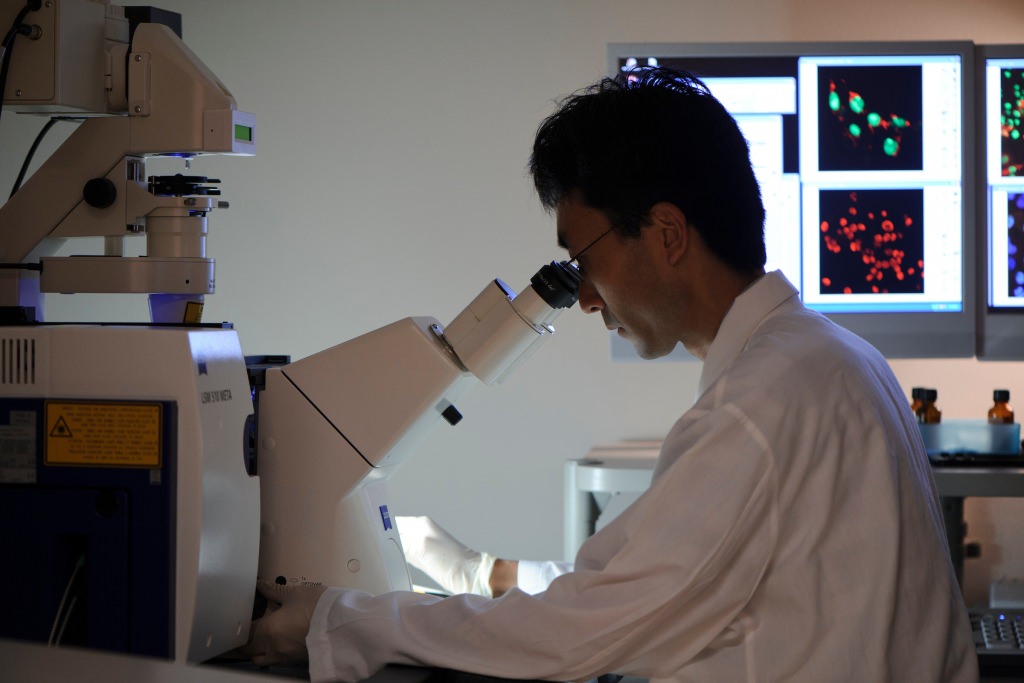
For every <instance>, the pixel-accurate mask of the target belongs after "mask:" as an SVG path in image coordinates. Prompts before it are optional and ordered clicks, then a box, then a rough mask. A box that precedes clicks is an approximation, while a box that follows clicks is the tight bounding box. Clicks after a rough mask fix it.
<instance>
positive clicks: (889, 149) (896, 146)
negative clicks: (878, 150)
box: [882, 138, 900, 157]
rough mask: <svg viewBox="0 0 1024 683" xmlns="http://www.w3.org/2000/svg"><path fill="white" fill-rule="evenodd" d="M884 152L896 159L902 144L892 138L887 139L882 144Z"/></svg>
mask: <svg viewBox="0 0 1024 683" xmlns="http://www.w3.org/2000/svg"><path fill="white" fill-rule="evenodd" d="M882 150H883V151H884V152H885V153H886V154H888V155H889V156H891V157H894V156H896V154H897V153H898V152H899V151H900V143H898V142H896V141H895V140H893V139H892V138H886V139H885V142H883V143H882Z"/></svg>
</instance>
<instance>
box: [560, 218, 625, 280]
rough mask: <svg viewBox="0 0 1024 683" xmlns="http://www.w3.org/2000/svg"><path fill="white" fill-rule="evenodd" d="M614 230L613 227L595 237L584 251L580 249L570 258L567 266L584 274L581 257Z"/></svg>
mask: <svg viewBox="0 0 1024 683" xmlns="http://www.w3.org/2000/svg"><path fill="white" fill-rule="evenodd" d="M614 229H615V228H613V227H612V228H608V229H607V230H605V231H604V232H602V233H601V234H600V235H598V236H597V237H595V238H594V239H593V240H592V241H591V242H590V244H588V245H587V246H585V247H583V248H582V249H580V250H579V251H577V252H576V255H575V256H570V257H569V260H568V261H565V265H567V266H572V267H573V268H575V269H576V270H578V271H579V272H580V273H582V272H583V268H582V267H580V262H579V258H580V256H583V255H584V254H586V253H587V250H588V249H590V248H591V247H592V246H594V245H595V244H597V243H598V242H600V241H601V240H602V239H603V238H604V236H605V235H607V234H608V233H610V232H611V231H612V230H614Z"/></svg>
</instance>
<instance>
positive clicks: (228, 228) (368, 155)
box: [0, 0, 1024, 574]
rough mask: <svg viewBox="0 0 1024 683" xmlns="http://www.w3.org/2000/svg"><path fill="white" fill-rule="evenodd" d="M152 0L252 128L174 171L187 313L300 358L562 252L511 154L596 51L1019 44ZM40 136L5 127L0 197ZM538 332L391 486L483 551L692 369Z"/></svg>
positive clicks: (928, 16)
mask: <svg viewBox="0 0 1024 683" xmlns="http://www.w3.org/2000/svg"><path fill="white" fill-rule="evenodd" d="M156 4H157V5H158V6H160V7H164V8H166V9H170V10H175V11H179V12H181V13H182V14H183V15H184V33H185V40H186V42H187V43H188V44H189V46H190V47H191V48H192V49H193V50H194V51H195V52H196V53H197V54H198V55H200V56H201V57H202V58H203V59H204V61H205V62H206V63H207V65H208V66H210V67H211V68H212V69H213V71H214V72H215V73H216V74H218V76H219V77H220V78H221V79H222V80H223V81H224V82H225V83H226V84H227V85H228V87H229V88H230V89H231V90H232V92H233V93H234V95H235V97H236V99H237V101H238V104H239V107H240V108H241V109H244V110H247V111H251V112H254V113H255V114H256V115H257V120H258V124H257V136H258V138H257V139H258V143H257V144H258V154H257V156H256V157H254V158H249V159H245V158H209V159H201V160H199V161H197V162H195V163H194V164H193V169H192V170H193V172H195V173H201V174H205V175H209V176H211V177H220V178H222V179H223V181H224V182H223V189H224V193H225V198H226V199H228V200H230V202H231V203H232V207H231V208H230V209H229V210H227V211H222V212H215V213H214V215H213V216H212V218H211V236H210V240H209V249H210V253H211V255H212V256H214V257H215V258H216V259H217V294H216V295H215V296H213V297H210V298H209V299H208V302H207V307H206V319H207V320H208V321H209V320H228V321H232V322H233V323H234V324H235V326H236V327H237V329H238V330H239V332H240V334H241V337H242V340H243V346H244V349H245V350H246V352H247V353H290V354H291V355H292V356H293V357H296V358H298V357H302V356H305V355H308V354H310V353H312V352H315V351H317V350H320V349H322V348H325V347H327V346H331V345H333V344H335V343H338V342H340V341H343V340H345V339H348V338H350V337H353V336H355V335H358V334H360V333H363V332H366V331H368V330H371V329H374V328H376V327H379V326H381V325H383V324H386V323H388V322H391V321H393V320H395V319H397V318H402V317H405V316H407V315H431V316H434V317H436V318H438V319H439V320H440V321H441V322H442V323H447V322H448V321H449V320H450V319H451V317H452V316H454V315H455V314H456V313H457V312H458V311H459V310H461V308H462V307H463V306H464V305H465V304H466V303H468V301H469V300H470V298H471V297H472V296H474V295H475V294H476V293H477V292H478V291H479V289H480V288H482V287H483V286H484V284H485V283H486V282H487V281H488V280H490V279H491V278H493V277H496V276H497V277H502V278H503V279H505V280H506V281H507V282H508V283H509V284H510V285H511V286H512V287H513V288H515V289H521V288H522V287H523V286H524V285H525V284H526V283H527V281H528V278H529V277H530V275H532V273H533V272H535V271H536V269H537V268H538V267H539V266H540V265H541V264H542V263H544V262H545V261H547V260H550V259H552V258H556V257H559V256H560V253H559V251H558V250H557V249H556V247H555V236H554V228H553V224H552V221H551V220H550V218H549V217H548V216H546V215H545V214H544V213H543V212H542V211H541V209H540V208H539V205H538V203H537V201H536V199H535V198H534V196H533V193H532V188H531V185H530V182H529V179H528V178H527V175H526V172H525V163H526V160H527V156H528V153H529V148H530V144H531V141H532V136H533V133H534V130H535V128H536V126H537V124H538V123H539V121H540V120H541V118H543V117H544V116H545V115H546V114H547V113H549V112H550V111H551V110H552V108H553V101H554V100H555V99H556V98H558V97H559V96H561V95H564V94H567V93H568V92H570V91H572V90H574V89H576V88H579V87H581V86H583V85H586V84H588V83H589V82H591V81H593V80H595V79H596V78H598V77H600V76H602V75H603V74H604V71H605V59H606V57H605V46H606V44H607V43H609V42H669V41H685V40H692V41H741V40H744V41H772V40H881V39H892V40H896V39H969V40H974V41H976V42H989V43H998V42H1024V4H1022V3H1021V2H1020V0H974V1H973V2H970V3H963V2H954V1H953V0H927V1H926V0H906V1H905V2H902V3H892V2H882V1H881V0H863V1H862V2H860V3H857V4H856V5H853V4H850V3H845V2H844V3H840V2H828V1H823V0H789V1H788V2H787V1H785V0H773V1H771V2H766V1H763V0H721V1H719V2H713V3H712V2H705V0H686V1H680V0H676V1H670V0H633V1H631V2H622V1H621V0H617V1H612V0H562V1H555V0H431V1H412V0H407V1H403V2H398V1H394V2H391V1H385V0H358V1H355V0H352V1H349V0H337V1H329V0H300V1H297V2H279V1H271V0H216V1H215V2H210V1H208V0H163V1H162V2H159V3H156ZM39 125H41V121H37V120H35V119H33V118H31V117H16V116H12V115H10V114H5V115H4V117H3V120H2V121H0V150H3V151H2V159H3V163H2V164H0V188H7V187H10V184H11V182H12V180H13V177H14V175H15V173H16V170H17V169H16V167H17V165H18V164H19V163H20V159H21V158H22V156H23V154H24V151H25V150H26V149H27V147H28V144H29V142H30V140H31V138H32V136H33V135H34V134H35V130H36V129H37V128H38V126H39ZM55 140H56V138H55ZM48 144H49V145H50V147H48V148H52V144H53V141H51V142H50V143H48ZM45 149H47V148H44V153H45ZM150 170H151V171H154V170H160V171H161V172H177V171H178V170H181V169H180V167H179V166H178V165H177V162H175V163H174V164H172V165H171V167H170V169H169V170H163V167H159V166H157V165H155V164H153V165H151V168H150ZM71 251H74V250H71ZM55 299H56V300H54V298H51V300H50V301H49V302H48V307H49V310H48V313H49V316H50V318H51V319H79V320H90V319H126V318H131V319H137V320H141V319H144V316H145V312H144V306H143V304H142V302H141V301H138V300H135V299H130V300H125V298H123V297H119V298H115V299H112V300H111V299H110V298H109V297H108V298H107V299H105V300H102V299H97V298H89V297H85V296H83V295H76V296H74V297H56V298H55ZM556 327H557V328H558V334H557V335H556V337H555V338H554V339H553V340H552V341H551V342H550V343H549V344H548V345H547V346H546V347H545V348H542V349H541V350H540V352H539V353H538V354H537V356H535V357H534V358H533V359H532V360H531V362H529V363H528V364H527V365H526V366H524V367H523V368H522V370H521V371H520V372H519V373H518V374H517V375H515V376H514V377H512V378H511V379H510V380H509V381H508V382H507V383H506V385H504V386H502V387H497V388H479V389H477V390H476V391H475V393H473V394H471V395H470V396H469V397H467V399H465V400H464V402H463V404H462V405H460V406H459V407H460V408H461V410H462V412H463V413H464V415H465V420H464V421H463V422H462V423H461V424H460V425H458V426H457V427H455V428H451V429H448V428H446V429H441V430H439V431H438V432H437V433H436V434H435V435H433V436H432V437H431V438H430V439H429V440H428V442H427V443H426V444H425V446H424V447H423V449H422V452H421V453H419V455H418V457H416V458H414V459H413V460H411V461H410V462H409V463H408V464H407V465H406V466H405V467H404V469H403V470H402V471H401V472H399V474H398V475H396V477H395V479H394V482H393V492H394V497H395V499H396V502H395V507H396V508H398V509H399V512H400V513H421V512H422V513H428V514H431V515H433V516H435V517H436V518H437V519H438V520H439V521H441V522H442V523H443V524H444V525H445V526H447V527H448V528H449V529H450V530H451V531H453V532H454V533H455V534H456V535H457V536H459V537H460V538H462V539H463V540H465V541H466V542H468V543H470V544H472V545H474V546H477V547H483V548H487V549H489V550H491V551H493V552H496V553H498V554H501V555H505V556H512V557H521V556H523V557H539V558H547V557H559V556H560V554H561V509H562V508H561V480H562V461H563V460H565V459H566V458H575V457H581V456H582V455H584V454H585V453H586V451H587V449H588V448H589V447H590V446H591V445H592V444H594V443H599V442H606V441H614V440H620V439H629V438H645V437H646V438H651V437H654V438H657V437H660V436H661V435H663V434H664V433H665V431H666V430H667V429H668V427H669V426H670V425H671V423H672V422H673V421H674V419H675V418H676V417H677V416H678V415H679V414H680V413H681V412H682V411H683V410H684V409H685V408H686V407H687V406H688V405H689V404H690V402H691V399H692V396H693V393H694V390H695V386H696V379H697V374H698V372H699V368H698V366H697V365H696V364H693V363H690V364H644V363H628V364H614V365H613V364H612V363H610V361H609V354H608V338H607V336H606V333H605V331H604V329H603V327H602V325H601V322H600V320H599V319H596V318H595V319H591V318H588V317H586V316H583V315H581V314H580V313H579V311H578V310H573V311H572V312H570V313H568V314H566V315H564V316H562V317H561V318H560V319H559V320H558V321H556ZM893 365H894V368H895V369H896V372H897V374H898V375H899V377H900V379H901V381H902V382H903V383H904V385H905V386H906V387H910V386H911V385H917V384H927V385H928V386H935V387H938V388H939V390H940V399H941V401H940V402H941V404H942V407H943V408H944V410H945V414H946V415H947V416H950V417H977V416H979V415H981V414H983V412H984V410H985V409H987V406H988V400H989V398H990V396H991V389H992V388H993V387H995V386H997V385H998V386H1001V387H1002V386H1006V387H1009V388H1010V389H1011V390H1013V391H1015V394H1016V395H1019V396H1020V397H1021V400H1022V401H1024V371H1022V366H1021V365H1019V364H1014V363H999V364H995V363H989V364H981V363H978V362H975V361H928V362H923V361H921V362H918V361H915V362H903V361H901V362H896V363H894V364H893ZM1021 408H1022V409H1024V403H1022V404H1021ZM1022 412H1024V411H1022ZM972 505H973V504H972ZM992 514H1001V513H999V512H998V511H997V512H996V513H992V511H991V507H990V506H987V507H986V508H985V509H984V511H983V514H982V515H980V516H979V517H978V519H979V520H980V523H979V524H978V526H979V528H982V527H986V526H987V527H990V528H989V529H988V530H987V531H986V533H987V534H989V536H994V537H995V540H994V544H992V545H991V547H992V549H993V550H992V552H993V553H994V554H995V555H997V556H998V557H999V558H1000V560H1001V561H1002V562H1003V563H1004V564H1005V566H1007V567H1010V568H1011V570H1013V567H1016V571H1017V572H1018V573H1021V574H1024V548H1022V549H1019V550H1014V549H1013V548H1011V547H1010V545H1012V544H1017V545H1024V544H1020V543H1018V542H1017V540H1016V539H1017V537H1015V536H1012V535H1010V536H1006V535H1005V533H1004V532H995V531H992V530H991V527H992V525H991V524H988V521H987V520H988V519H990V517H991V516H992ZM1010 514H1016V513H1015V512H1014V511H1013V510H1011V512H1010ZM1016 516H1018V517H1019V516H1020V515H1019V514H1016ZM972 530H973V529H972ZM1000 533H1004V535H1003V536H1000ZM1021 533H1024V530H1021ZM1000 546H1001V547H1000ZM1014 559H1019V560H1020V561H1019V563H1017V564H1014V562H1013V560H1014ZM1001 566H1003V565H1000V567H1001ZM997 569H999V567H997Z"/></svg>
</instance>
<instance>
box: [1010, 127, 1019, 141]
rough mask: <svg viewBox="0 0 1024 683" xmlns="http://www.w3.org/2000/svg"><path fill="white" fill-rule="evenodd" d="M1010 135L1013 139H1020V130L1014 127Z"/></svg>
mask: <svg viewBox="0 0 1024 683" xmlns="http://www.w3.org/2000/svg"><path fill="white" fill-rule="evenodd" d="M1010 137H1011V138H1013V139H1014V140H1020V131H1019V130H1017V129H1016V128H1014V129H1013V130H1011V131H1010Z"/></svg>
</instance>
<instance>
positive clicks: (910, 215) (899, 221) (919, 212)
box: [819, 189, 925, 294]
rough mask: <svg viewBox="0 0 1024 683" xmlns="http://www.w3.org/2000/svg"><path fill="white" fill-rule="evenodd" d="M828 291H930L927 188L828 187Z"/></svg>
mask: <svg viewBox="0 0 1024 683" xmlns="http://www.w3.org/2000/svg"><path fill="white" fill-rule="evenodd" d="M819 207H820V208H819V213H820V220H819V226H820V232H821V240H820V243H819V258H820V263H821V282H820V291H821V293H822V294H910V293H920V292H923V291H924V266H925V264H924V234H923V229H922V225H923V221H922V216H923V213H924V193H923V192H922V191H921V190H919V189H907V190H822V191H821V192H820V193H819Z"/></svg>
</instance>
